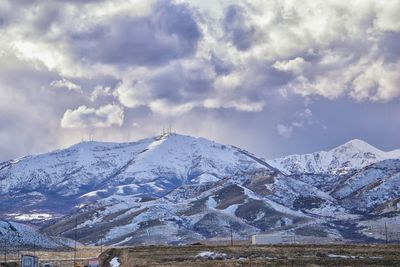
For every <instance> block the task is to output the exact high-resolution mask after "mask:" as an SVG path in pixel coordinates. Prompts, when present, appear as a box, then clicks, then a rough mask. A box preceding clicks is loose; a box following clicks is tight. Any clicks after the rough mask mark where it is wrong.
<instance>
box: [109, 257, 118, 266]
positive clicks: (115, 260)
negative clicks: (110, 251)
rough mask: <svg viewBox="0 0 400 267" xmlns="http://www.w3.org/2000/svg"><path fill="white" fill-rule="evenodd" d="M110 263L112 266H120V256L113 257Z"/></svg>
mask: <svg viewBox="0 0 400 267" xmlns="http://www.w3.org/2000/svg"><path fill="white" fill-rule="evenodd" d="M110 264H111V267H119V266H120V263H119V260H118V257H115V258H113V259H112V260H111V261H110Z"/></svg>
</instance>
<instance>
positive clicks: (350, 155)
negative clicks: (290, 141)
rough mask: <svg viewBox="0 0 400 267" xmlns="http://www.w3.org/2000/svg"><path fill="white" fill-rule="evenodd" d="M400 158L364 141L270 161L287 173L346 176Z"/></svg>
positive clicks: (399, 151)
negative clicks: (349, 172) (369, 166)
mask: <svg viewBox="0 0 400 267" xmlns="http://www.w3.org/2000/svg"><path fill="white" fill-rule="evenodd" d="M397 158H400V149H397V150H392V151H387V152H386V151H382V150H380V149H378V148H376V147H374V146H372V145H370V144H368V143H366V142H364V141H362V140H359V139H354V140H351V141H349V142H347V143H345V144H343V145H340V146H338V147H336V148H333V149H331V150H328V151H320V152H314V153H310V154H302V155H297V154H296V155H290V156H286V157H282V158H277V159H272V160H269V161H267V162H268V163H269V164H270V165H271V166H273V167H275V168H277V169H279V170H281V171H282V172H284V173H286V174H300V173H325V174H326V173H329V174H339V175H340V174H346V173H347V172H348V171H349V170H353V169H354V170H358V169H361V168H363V167H365V166H368V165H370V164H373V163H376V162H379V161H383V160H387V159H397Z"/></svg>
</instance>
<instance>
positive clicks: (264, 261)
mask: <svg viewBox="0 0 400 267" xmlns="http://www.w3.org/2000/svg"><path fill="white" fill-rule="evenodd" d="M201 252H214V253H216V254H214V256H210V257H199V256H196V255H198V254H199V253H201ZM218 253H219V254H218ZM115 257H118V259H119V261H120V263H121V266H122V267H131V266H169V267H172V266H187V267H190V266H198V267H200V266H400V246H399V245H387V246H386V245H271V246H233V247H230V246H204V245H198V246H175V247H172V246H148V247H131V248H112V249H109V250H107V251H105V252H104V253H103V254H102V256H101V262H103V265H102V266H103V267H108V266H110V264H109V262H110V260H112V259H113V258H115Z"/></svg>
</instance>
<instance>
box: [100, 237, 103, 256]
mask: <svg viewBox="0 0 400 267" xmlns="http://www.w3.org/2000/svg"><path fill="white" fill-rule="evenodd" d="M102 253H103V237H102V238H100V254H102Z"/></svg>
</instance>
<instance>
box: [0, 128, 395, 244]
mask: <svg viewBox="0 0 400 267" xmlns="http://www.w3.org/2000/svg"><path fill="white" fill-rule="evenodd" d="M0 202H1V203H2V205H1V206H0V219H2V220H4V221H7V223H8V221H17V222H19V223H25V224H30V225H35V227H37V228H39V229H40V230H39V232H40V233H39V234H41V235H43V236H45V237H50V236H51V237H58V238H60V237H62V238H73V236H74V229H75V223H76V222H77V225H78V226H77V233H78V240H79V242H81V243H84V244H91V245H96V244H99V243H100V241H102V242H103V243H105V244H108V245H136V244H186V243H192V242H197V241H201V240H205V239H207V240H210V239H211V240H221V239H224V238H227V237H229V235H230V231H231V229H232V231H233V234H234V238H235V239H248V238H249V236H250V235H252V234H256V233H285V234H288V235H291V236H296V238H297V239H298V240H300V241H301V240H305V241H306V240H308V241H310V240H318V241H320V242H332V241H353V242H368V241H371V242H380V241H382V239H383V238H384V236H383V235H382V231H381V226H382V225H383V224H384V223H387V224H388V225H389V227H391V226H392V225H393V227H395V225H396V223H397V222H398V221H399V219H400V212H399V208H400V150H395V151H391V152H383V151H381V150H379V149H377V148H375V147H373V146H371V145H369V144H367V143H365V142H363V141H361V140H352V141H350V142H348V143H346V144H344V145H341V146H339V147H337V148H334V149H332V150H330V151H326V152H325V151H322V152H317V153H313V154H306V155H293V156H288V157H285V158H280V159H274V160H269V161H266V160H263V159H261V158H259V157H257V156H255V155H253V154H252V153H250V152H248V151H245V150H243V149H240V148H237V147H234V146H230V145H223V144H219V143H216V142H213V141H210V140H207V139H204V138H195V137H190V136H184V135H179V134H172V133H169V134H164V135H161V136H157V137H153V138H147V139H144V140H140V141H137V142H130V143H106V142H82V143H79V144H76V145H73V146H71V147H69V148H67V149H62V150H57V151H54V152H51V153H47V154H41V155H35V156H26V157H23V158H20V159H15V160H10V161H6V162H3V163H0ZM4 223H6V222H4ZM0 229H1V228H0ZM390 229H391V228H390ZM4 231H5V230H4ZM2 236H3V237H4V236H5V235H4V234H3V235H1V236H0V239H1V237H2ZM392 238H399V237H395V236H393V237H392Z"/></svg>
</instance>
